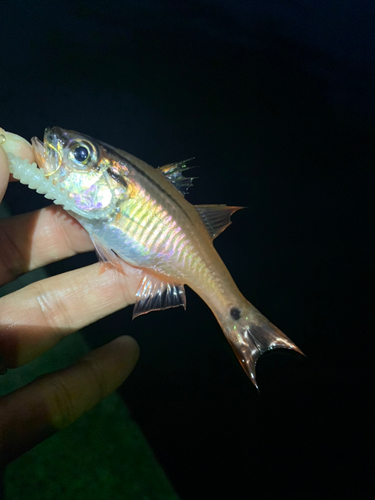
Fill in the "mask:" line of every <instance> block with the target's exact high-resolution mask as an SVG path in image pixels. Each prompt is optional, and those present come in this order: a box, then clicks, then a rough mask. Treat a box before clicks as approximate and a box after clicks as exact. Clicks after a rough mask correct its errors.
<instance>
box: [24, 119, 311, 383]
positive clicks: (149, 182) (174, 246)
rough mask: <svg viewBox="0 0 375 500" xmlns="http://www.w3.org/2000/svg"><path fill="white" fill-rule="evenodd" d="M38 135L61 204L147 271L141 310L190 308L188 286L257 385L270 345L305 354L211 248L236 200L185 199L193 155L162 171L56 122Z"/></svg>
mask: <svg viewBox="0 0 375 500" xmlns="http://www.w3.org/2000/svg"><path fill="white" fill-rule="evenodd" d="M32 142H33V146H34V150H35V154H36V157H37V161H38V165H39V167H40V168H41V169H43V172H44V175H45V176H46V177H48V179H49V182H50V183H51V185H53V188H54V189H55V190H58V195H56V199H58V201H57V202H58V203H61V204H63V205H64V206H65V204H64V202H62V201H61V200H62V199H63V198H64V194H65V196H66V206H67V208H68V209H69V212H70V213H71V215H73V216H74V217H75V218H76V219H77V220H78V221H79V222H80V223H81V224H82V225H83V227H84V228H85V229H86V230H87V232H88V233H89V235H90V237H91V239H92V241H93V243H94V245H95V248H96V250H97V253H98V255H99V256H100V258H102V259H103V260H108V261H110V262H113V263H115V264H116V265H118V264H119V263H120V265H122V264H123V263H126V264H127V265H128V266H132V267H133V268H135V269H136V270H138V272H140V273H142V276H143V278H142V281H141V285H140V289H139V290H138V292H137V300H136V304H135V307H134V316H137V315H139V314H143V313H145V312H148V311H151V310H155V309H165V308H168V307H174V306H178V305H182V306H184V307H185V292H184V285H188V286H189V287H191V288H192V289H193V290H194V291H195V292H196V293H198V294H199V295H200V296H201V298H202V299H203V300H204V301H205V302H206V303H207V305H208V306H209V307H210V308H211V310H212V311H213V313H214V314H215V316H216V318H217V320H218V322H219V323H220V325H221V327H222V330H223V332H224V334H225V336H226V337H227V339H228V341H229V343H230V345H231V346H232V348H233V350H234V352H235V354H236V356H237V358H238V360H239V361H240V363H241V366H242V367H243V369H244V370H245V372H246V373H247V375H248V376H249V377H250V379H251V380H252V382H253V383H254V385H256V380H255V365H256V362H257V359H258V358H259V356H260V355H261V354H262V353H263V352H265V351H267V350H270V349H274V348H278V347H282V348H286V349H292V350H294V351H297V352H299V353H301V351H300V350H299V349H298V347H297V346H296V345H295V344H294V343H293V342H292V341H291V340H289V339H288V337H286V335H284V334H283V333H282V332H281V331H280V330H279V329H278V328H277V327H275V326H274V325H273V324H272V323H270V322H269V321H268V320H267V319H266V318H265V317H264V316H263V315H262V314H261V313H260V312H259V311H258V310H257V309H256V308H255V307H254V306H253V305H252V304H250V302H248V301H247V300H246V299H245V298H244V297H243V295H242V294H241V293H240V292H239V290H238V288H237V286H236V284H235V283H234V281H233V279H232V277H231V276H230V274H229V272H228V270H227V268H226V266H225V265H224V263H223V261H222V260H221V258H220V257H219V255H218V253H217V252H216V250H215V248H214V245H213V240H214V238H215V237H216V236H217V235H218V234H220V233H221V232H222V231H223V230H224V229H225V228H226V227H227V226H228V225H229V224H230V216H231V214H232V213H233V212H235V211H236V210H238V208H239V207H228V206H226V205H200V206H193V205H191V204H190V203H189V202H188V201H187V200H186V199H185V197H184V194H185V192H186V190H187V188H188V187H189V186H190V185H191V184H192V178H189V177H185V176H184V175H183V174H184V173H185V172H186V171H187V170H188V169H189V166H188V165H187V163H186V162H181V163H176V164H170V165H165V166H164V167H160V168H158V169H155V168H153V167H151V166H150V165H148V164H147V163H145V162H143V161H142V160H139V159H138V158H136V157H134V156H132V155H130V154H129V153H126V152H125V151H122V150H119V149H115V148H113V147H112V146H109V145H107V144H105V143H102V142H100V141H97V140H94V139H92V138H90V137H88V136H85V135H83V134H79V133H77V132H73V131H67V130H63V129H60V128H58V127H53V128H51V129H46V132H45V136H44V143H41V142H40V141H39V140H37V139H35V138H34V139H33V140H32ZM33 187H34V186H33ZM34 188H35V187H34ZM46 196H47V195H46ZM50 197H51V196H50ZM123 265H125V264H123Z"/></svg>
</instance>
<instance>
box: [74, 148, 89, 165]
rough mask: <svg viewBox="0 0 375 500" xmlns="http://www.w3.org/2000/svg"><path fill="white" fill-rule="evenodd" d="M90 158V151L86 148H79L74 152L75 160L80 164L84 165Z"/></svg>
mask: <svg viewBox="0 0 375 500" xmlns="http://www.w3.org/2000/svg"><path fill="white" fill-rule="evenodd" d="M88 156H89V150H88V149H87V148H86V147H85V146H78V148H76V149H75V150H74V158H75V159H76V160H77V161H78V163H83V162H85V161H86V160H87V158H88Z"/></svg>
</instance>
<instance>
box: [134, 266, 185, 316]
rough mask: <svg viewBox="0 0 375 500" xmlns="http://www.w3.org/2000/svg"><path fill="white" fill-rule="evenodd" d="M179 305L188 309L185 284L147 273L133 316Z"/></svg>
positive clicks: (138, 294)
mask: <svg viewBox="0 0 375 500" xmlns="http://www.w3.org/2000/svg"><path fill="white" fill-rule="evenodd" d="M177 306H183V308H184V309H186V296H185V289H184V285H181V284H179V283H168V282H165V281H162V280H160V278H158V277H157V276H154V275H151V274H145V275H144V277H143V280H142V281H141V284H140V285H139V289H138V291H137V293H136V302H135V304H134V309H133V318H135V317H137V316H140V315H141V314H146V313H148V312H150V311H157V310H159V309H168V308H170V307H177Z"/></svg>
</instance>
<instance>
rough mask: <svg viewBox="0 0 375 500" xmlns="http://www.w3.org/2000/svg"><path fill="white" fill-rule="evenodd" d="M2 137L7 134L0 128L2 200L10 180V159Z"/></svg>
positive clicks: (0, 193) (0, 185) (0, 192)
mask: <svg viewBox="0 0 375 500" xmlns="http://www.w3.org/2000/svg"><path fill="white" fill-rule="evenodd" d="M2 137H5V135H3V134H2V133H1V129H0V202H1V200H2V199H3V197H4V193H5V191H6V188H7V186H8V180H9V170H8V160H7V156H6V154H5V151H4V150H3V148H2V147H1V142H2Z"/></svg>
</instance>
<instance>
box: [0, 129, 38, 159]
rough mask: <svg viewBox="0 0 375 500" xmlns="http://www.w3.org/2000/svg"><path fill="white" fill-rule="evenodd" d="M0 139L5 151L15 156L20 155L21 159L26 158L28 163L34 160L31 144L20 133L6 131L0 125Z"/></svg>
mask: <svg viewBox="0 0 375 500" xmlns="http://www.w3.org/2000/svg"><path fill="white" fill-rule="evenodd" d="M0 139H1V141H0V142H1V144H2V147H3V149H4V151H5V152H6V153H13V154H14V155H16V156H20V157H21V158H22V159H24V160H28V161H29V163H34V162H35V156H34V151H33V148H32V146H31V144H30V143H29V142H28V141H27V140H26V139H24V138H23V137H21V136H20V135H17V134H13V133H12V132H7V131H6V130H4V129H3V128H1V127H0Z"/></svg>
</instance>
